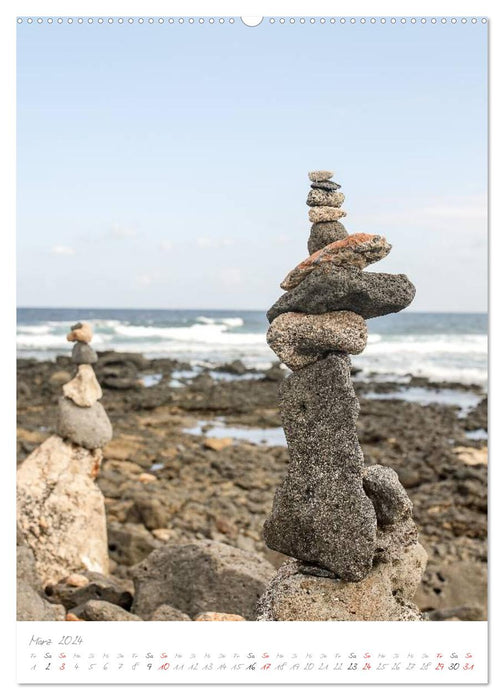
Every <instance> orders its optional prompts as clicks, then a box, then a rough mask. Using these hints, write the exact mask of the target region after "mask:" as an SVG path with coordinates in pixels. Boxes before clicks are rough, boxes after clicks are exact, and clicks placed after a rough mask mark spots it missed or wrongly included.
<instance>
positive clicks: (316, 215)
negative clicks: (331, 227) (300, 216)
mask: <svg viewBox="0 0 504 700" xmlns="http://www.w3.org/2000/svg"><path fill="white" fill-rule="evenodd" d="M344 216H346V212H345V211H343V209H338V208H337V207H312V208H311V209H310V210H309V211H308V217H309V219H310V221H311V222H312V223H313V224H317V223H320V222H322V221H337V220H338V219H342V218H343V217H344Z"/></svg>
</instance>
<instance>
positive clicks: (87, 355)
mask: <svg viewBox="0 0 504 700" xmlns="http://www.w3.org/2000/svg"><path fill="white" fill-rule="evenodd" d="M72 362H73V363H74V365H94V364H96V363H97V362H98V355H97V354H96V352H95V351H94V350H93V348H92V347H91V345H89V344H88V343H83V342H81V341H78V342H77V343H75V345H74V346H73V349H72Z"/></svg>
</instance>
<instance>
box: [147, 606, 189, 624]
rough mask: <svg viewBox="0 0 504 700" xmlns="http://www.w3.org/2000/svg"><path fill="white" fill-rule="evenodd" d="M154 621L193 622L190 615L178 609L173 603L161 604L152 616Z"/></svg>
mask: <svg viewBox="0 0 504 700" xmlns="http://www.w3.org/2000/svg"><path fill="white" fill-rule="evenodd" d="M151 621H152V622H191V618H190V617H189V615H186V614H185V613H183V612H182V611H181V610H177V608H174V607H173V606H172V605H166V604H164V605H160V606H159V608H157V609H156V610H155V611H154V613H153V614H152V617H151Z"/></svg>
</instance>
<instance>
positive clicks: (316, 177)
mask: <svg viewBox="0 0 504 700" xmlns="http://www.w3.org/2000/svg"><path fill="white" fill-rule="evenodd" d="M333 176H334V173H333V172H332V171H331V170H312V172H311V173H308V177H309V178H310V180H311V181H312V182H320V180H330V179H331V178H332V177H333Z"/></svg>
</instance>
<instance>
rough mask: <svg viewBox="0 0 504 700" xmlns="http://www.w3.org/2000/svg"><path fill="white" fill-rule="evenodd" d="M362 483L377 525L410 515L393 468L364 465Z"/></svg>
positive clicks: (411, 506) (402, 488)
mask: <svg viewBox="0 0 504 700" xmlns="http://www.w3.org/2000/svg"><path fill="white" fill-rule="evenodd" d="M280 318H282V317H281V316H280ZM363 483H364V491H365V492H366V494H367V495H368V497H369V498H370V499H371V501H372V502H373V506H374V509H375V513H376V520H377V522H378V525H379V526H381V525H392V524H393V523H395V522H397V521H398V520H402V519H403V518H405V517H406V516H408V515H411V513H412V510H413V504H412V503H411V501H410V499H409V497H408V494H407V493H406V489H405V488H404V486H402V484H401V482H400V481H399V477H398V476H397V473H396V472H395V471H394V469H392V468H391V467H383V466H382V465H381V464H374V465H373V466H371V467H366V468H365V469H364V473H363Z"/></svg>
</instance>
